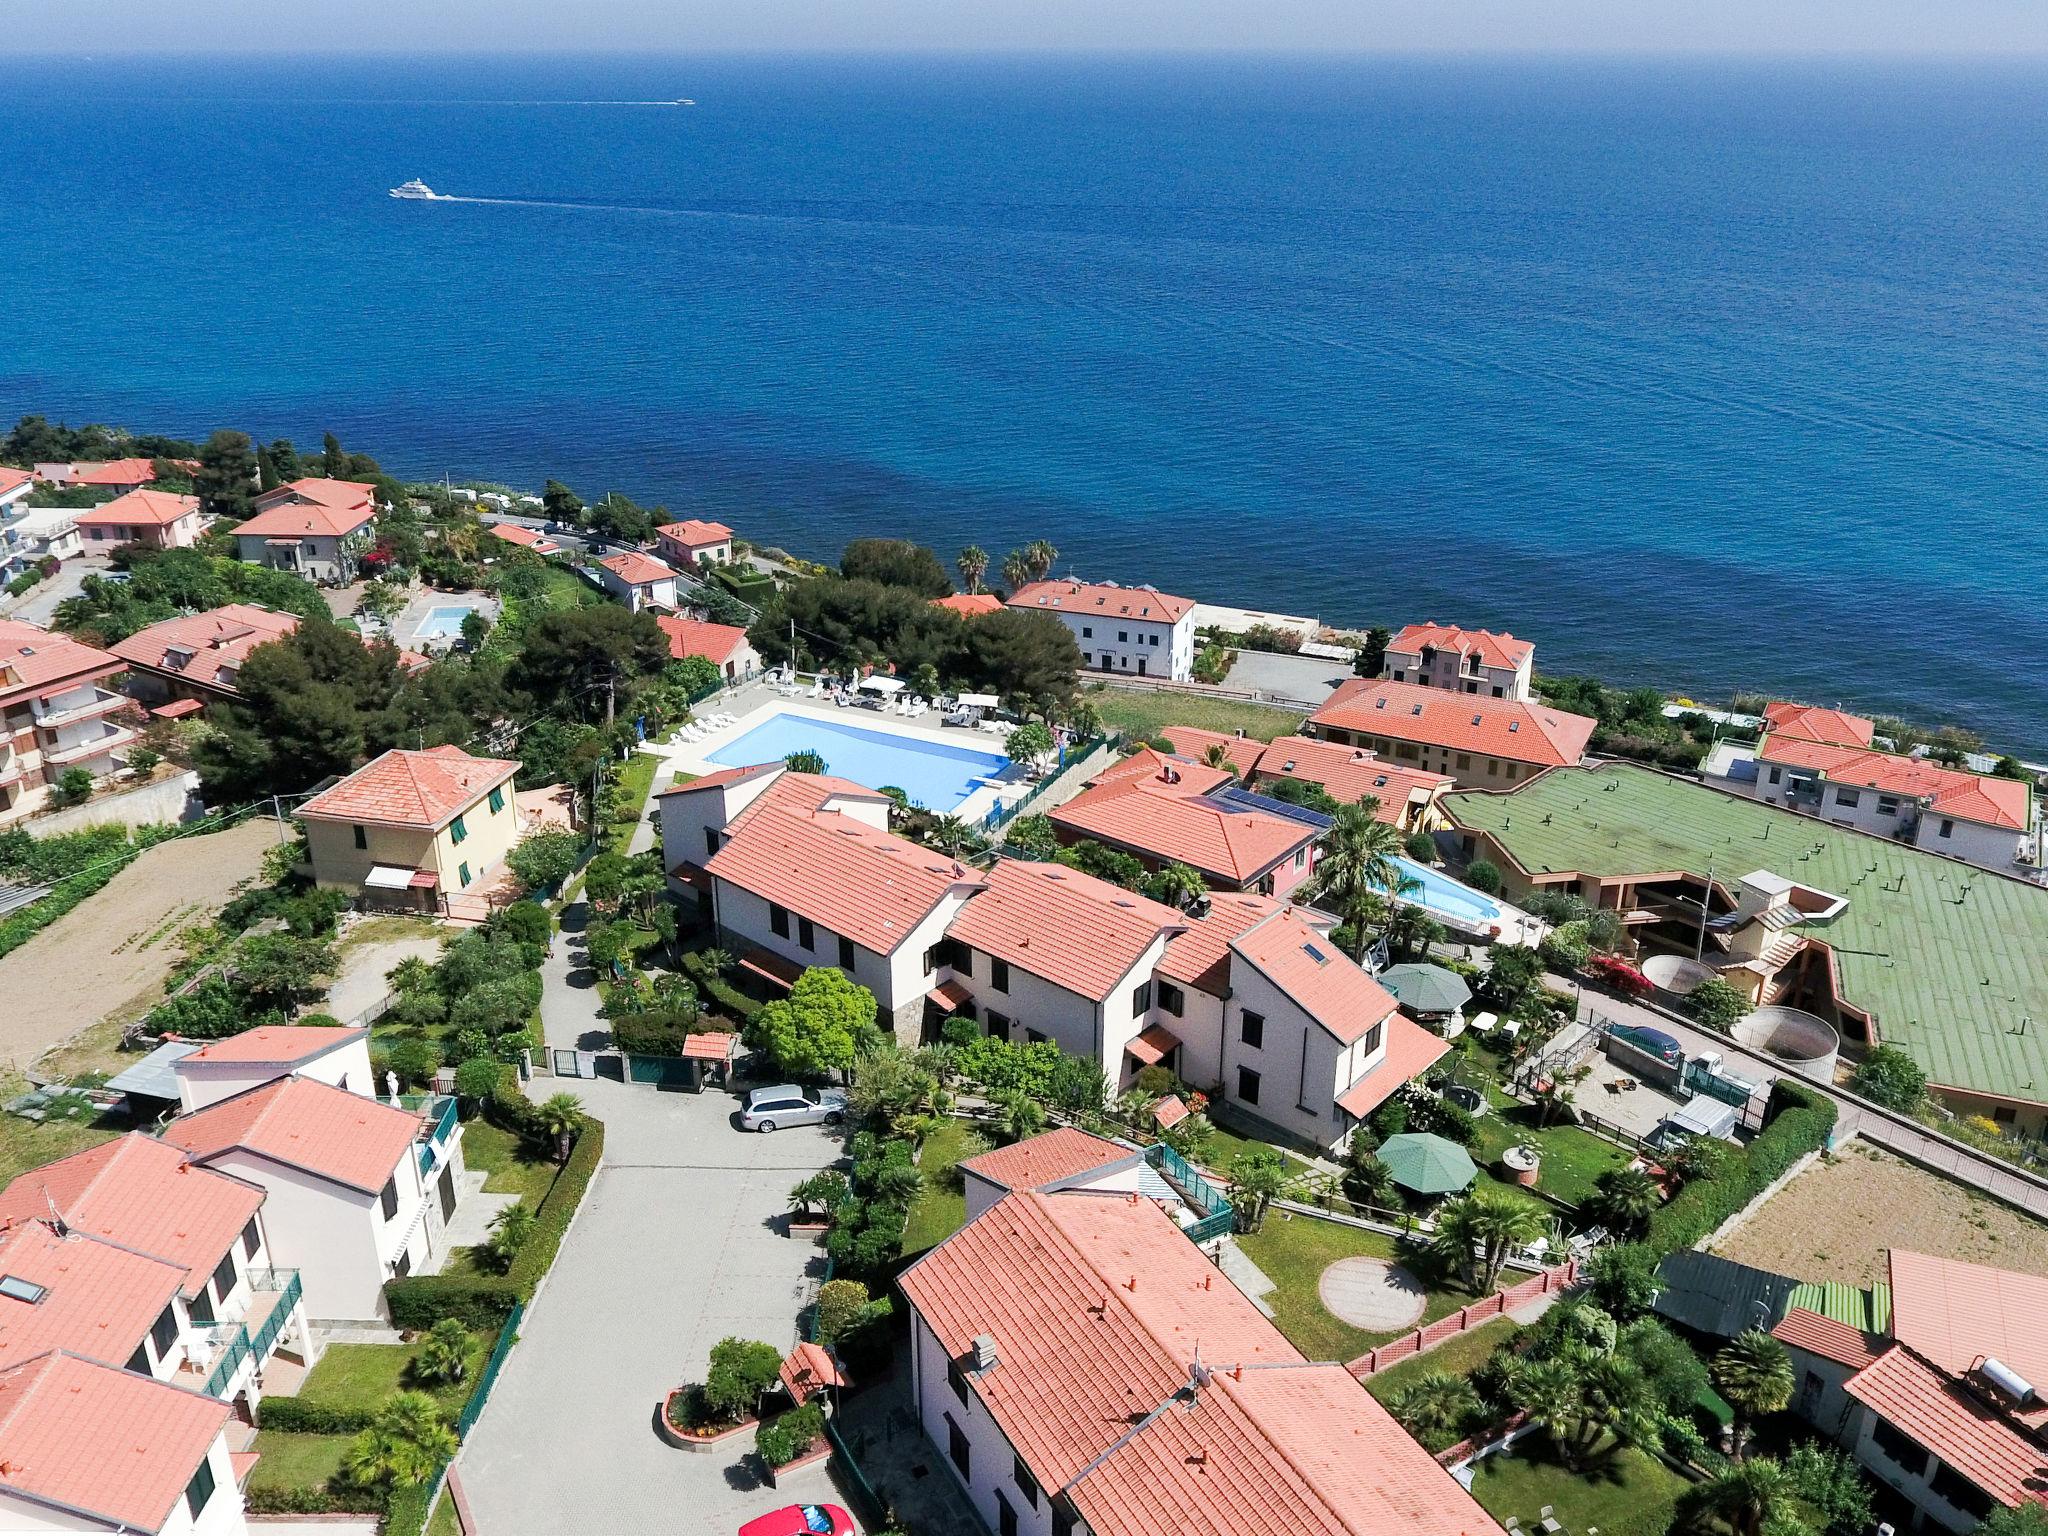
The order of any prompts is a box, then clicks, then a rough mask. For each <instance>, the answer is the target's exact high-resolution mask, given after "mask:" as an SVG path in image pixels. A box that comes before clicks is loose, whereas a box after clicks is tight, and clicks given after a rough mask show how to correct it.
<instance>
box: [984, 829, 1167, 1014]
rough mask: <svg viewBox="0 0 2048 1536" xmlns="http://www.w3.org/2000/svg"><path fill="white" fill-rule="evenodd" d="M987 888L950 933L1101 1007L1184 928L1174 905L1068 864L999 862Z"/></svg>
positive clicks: (991, 872) (1021, 861)
mask: <svg viewBox="0 0 2048 1536" xmlns="http://www.w3.org/2000/svg"><path fill="white" fill-rule="evenodd" d="M985 878H986V879H987V882H988V889H987V890H985V891H983V892H982V893H981V894H980V895H978V896H976V897H975V898H974V899H973V900H971V901H969V902H968V903H967V905H966V906H965V907H963V908H961V910H960V914H959V916H957V917H955V918H954V919H953V923H952V926H951V928H949V929H948V930H947V931H948V933H949V934H950V935H951V936H952V937H953V938H956V939H958V940H959V941H960V942H961V943H963V944H968V945H971V946H973V947H974V948H975V949H978V950H981V951H982V952H983V953H985V954H991V955H995V956H997V957H998V958H1000V959H1003V960H1007V961H1009V963H1010V964H1012V965H1014V966H1016V967H1017V968H1018V969H1020V970H1025V971H1029V972H1030V973H1031V974H1032V975H1034V976H1037V977H1039V978H1041V979H1043V980H1045V981H1049V982H1051V983H1052V984H1053V985H1054V986H1057V987H1063V988H1065V989H1066V990H1067V991H1069V992H1073V993H1077V994H1078V995H1080V996H1082V997H1086V998H1090V999H1092V1000H1094V1001H1097V1002H1099V1001H1101V1000H1102V999H1103V998H1105V997H1107V996H1109V994H1110V993H1111V991H1113V990H1114V989H1115V988H1116V986H1117V984H1118V983H1120V982H1121V981H1123V979H1124V978H1125V977H1127V976H1129V975H1130V974H1131V971H1132V969H1133V967H1135V966H1136V965H1137V963H1138V962H1139V961H1140V960H1141V959H1143V958H1144V956H1145V952H1146V951H1147V950H1149V949H1151V948H1152V946H1153V945H1154V944H1155V943H1156V942H1157V941H1158V940H1159V938H1160V936H1161V935H1168V936H1170V935H1172V934H1175V933H1178V932H1180V930H1181V929H1183V928H1184V927H1186V926H1187V919H1186V918H1185V917H1183V916H1182V915H1181V914H1180V913H1178V912H1176V911H1174V909H1173V908H1171V907H1169V906H1164V905H1162V904H1161V903H1159V902H1156V901H1152V900H1149V899H1147V898H1146V897H1143V896H1140V895H1138V894H1136V893H1135V892H1132V891H1127V890H1125V889H1124V888H1123V887H1122V886H1119V885H1111V884H1110V883H1109V882H1108V881H1107V880H1098V879H1096V878H1095V877H1094V876H1093V875H1084V874H1082V873H1081V871H1079V870H1078V869H1068V868H1067V867H1066V866H1065V865H1064V864H1037V863H1032V862H1031V861H1029V860H1026V859H1009V858H1006V859H1000V860H998V861H997V863H996V866H995V868H994V869H992V870H990V871H989V872H988V874H987V876H986V877H985Z"/></svg>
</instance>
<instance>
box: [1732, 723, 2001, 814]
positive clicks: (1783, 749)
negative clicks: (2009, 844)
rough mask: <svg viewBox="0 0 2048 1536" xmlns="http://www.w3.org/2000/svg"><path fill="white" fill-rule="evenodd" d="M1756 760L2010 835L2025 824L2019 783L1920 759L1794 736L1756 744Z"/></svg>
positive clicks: (1777, 737) (1766, 740)
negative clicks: (2002, 829)
mask: <svg viewBox="0 0 2048 1536" xmlns="http://www.w3.org/2000/svg"><path fill="white" fill-rule="evenodd" d="M1756 755H1757V761H1759V762H1765V763H1782V764H1784V765H1785V766H1787V767H1791V768H1809V769H1812V770H1813V771H1814V772H1816V773H1819V774H1821V775H1822V776H1824V777H1825V778H1826V779H1827V780H1828V782H1829V783H1832V784H1848V785H1852V786H1858V787H1861V788H1864V789H1870V790H1874V791H1876V792H1877V793H1878V794H1881V795H1904V796H1908V797H1910V798H1912V799H1915V800H1922V801H1925V802H1926V803H1927V808H1928V809H1929V810H1931V811H1934V812H1936V813H1938V814H1939V815H1942V816H1959V817H1961V818H1963V819H1964V820H1965V821H1981V822H1984V823H1985V824H1987V825H1989V826H1994V827H2006V828H2009V829H2011V830H2012V831H2015V832H2023V831H2025V830H2026V828H2027V827H2028V826H2029V825H2030V824H2031V819H2032V815H2033V803H2034V791H2033V786H2032V785H2031V784H2029V783H2028V782H2027V781H2026V780H2025V779H2001V778H1997V777H1995V776H1993V775H1991V774H1985V773H1969V772H1966V771H1965V770H1963V769H1961V768H1945V767H1943V766H1942V765H1941V764H1940V763H1936V762H1930V761H1929V760H1927V759H1926V758H1920V757H1904V756H1901V755H1900V754H1898V753H1896V752H1878V751H1874V750H1872V749H1870V748H1868V747H1843V746H1832V745H1829V744H1827V743H1825V742H1819V741H1809V740H1807V739H1805V738H1804V737H1800V736H1766V737H1764V739H1763V740H1762V741H1760V742H1758V743H1757V747H1756Z"/></svg>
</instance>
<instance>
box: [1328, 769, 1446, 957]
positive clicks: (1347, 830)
mask: <svg viewBox="0 0 2048 1536" xmlns="http://www.w3.org/2000/svg"><path fill="white" fill-rule="evenodd" d="M1400 851H1401V834H1400V833H1399V832H1397V831H1396V830H1394V828H1392V827H1390V826H1388V825H1387V824H1386V823H1385V822H1383V821H1375V820H1373V817H1372V813H1371V812H1370V811H1368V810H1366V809H1365V807H1363V806H1358V805H1343V806H1339V807H1338V808H1337V815H1336V819H1335V822H1334V824H1333V825H1332V826H1331V828H1330V830H1329V831H1328V832H1326V833H1324V834H1323V846H1322V850H1321V852H1320V853H1318V854H1317V856H1316V872H1315V875H1314V877H1313V879H1312V880H1311V881H1310V884H1309V890H1308V893H1307V896H1308V900H1310V901H1312V902H1314V903H1315V904H1316V905H1317V906H1319V907H1322V908H1324V909H1325V910H1327V911H1330V912H1334V913H1335V914H1336V915H1337V916H1338V917H1339V918H1341V919H1342V920H1343V921H1344V922H1346V923H1348V924H1350V926H1351V929H1352V933H1353V935H1354V937H1353V940H1352V944H1353V950H1352V958H1353V959H1358V958H1361V957H1362V956H1363V955H1364V954H1365V950H1366V939H1367V935H1368V933H1369V932H1370V931H1371V930H1372V929H1373V928H1374V927H1375V926H1376V925H1377V924H1378V923H1379V921H1380V918H1381V915H1382V914H1383V913H1384V912H1385V911H1386V904H1387V897H1388V895H1389V894H1390V893H1398V892H1400V891H1403V890H1414V889H1416V887H1417V885H1418V884H1419V882H1417V881H1416V880H1414V879H1413V878H1412V877H1410V876H1407V875H1403V874H1402V873H1401V866H1400V865H1398V864H1396V863H1395V862H1394V859H1395V857H1396V856H1397V855H1398V854H1399V853H1400Z"/></svg>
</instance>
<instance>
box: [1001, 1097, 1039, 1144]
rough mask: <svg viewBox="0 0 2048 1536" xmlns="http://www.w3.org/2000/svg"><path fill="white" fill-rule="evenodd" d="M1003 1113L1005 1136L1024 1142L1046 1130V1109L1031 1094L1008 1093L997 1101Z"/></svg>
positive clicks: (1011, 1139)
mask: <svg viewBox="0 0 2048 1536" xmlns="http://www.w3.org/2000/svg"><path fill="white" fill-rule="evenodd" d="M997 1107H998V1108H999V1109H1000V1110H1001V1111H1002V1127H1003V1135H1004V1137H1005V1138H1007V1139H1008V1140H1010V1141H1023V1140H1026V1139H1027V1138H1029V1137H1032V1136H1036V1135H1037V1134H1038V1133H1039V1132H1040V1131H1042V1130H1044V1129H1045V1107H1044V1106H1043V1105H1041V1104H1040V1103H1039V1102H1038V1100H1036V1099H1034V1098H1032V1097H1031V1096H1030V1095H1029V1094H1024V1093H1008V1094H1005V1095H1003V1097H1002V1098H1001V1099H999V1100H998V1101H997Z"/></svg>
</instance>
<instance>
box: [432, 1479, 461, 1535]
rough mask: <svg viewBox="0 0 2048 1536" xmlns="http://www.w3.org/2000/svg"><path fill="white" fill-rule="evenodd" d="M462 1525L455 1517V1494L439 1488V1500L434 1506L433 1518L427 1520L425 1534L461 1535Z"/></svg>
mask: <svg viewBox="0 0 2048 1536" xmlns="http://www.w3.org/2000/svg"><path fill="white" fill-rule="evenodd" d="M461 1532H462V1526H461V1524H460V1523H459V1522H458V1521H457V1520H456V1518H455V1495H454V1494H452V1493H450V1492H448V1490H447V1489H445V1488H444V1489H442V1490H441V1502H440V1503H438V1504H436V1505H435V1506H434V1515H433V1518H432V1519H430V1520H429V1521H428V1522H427V1536H461Z"/></svg>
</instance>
